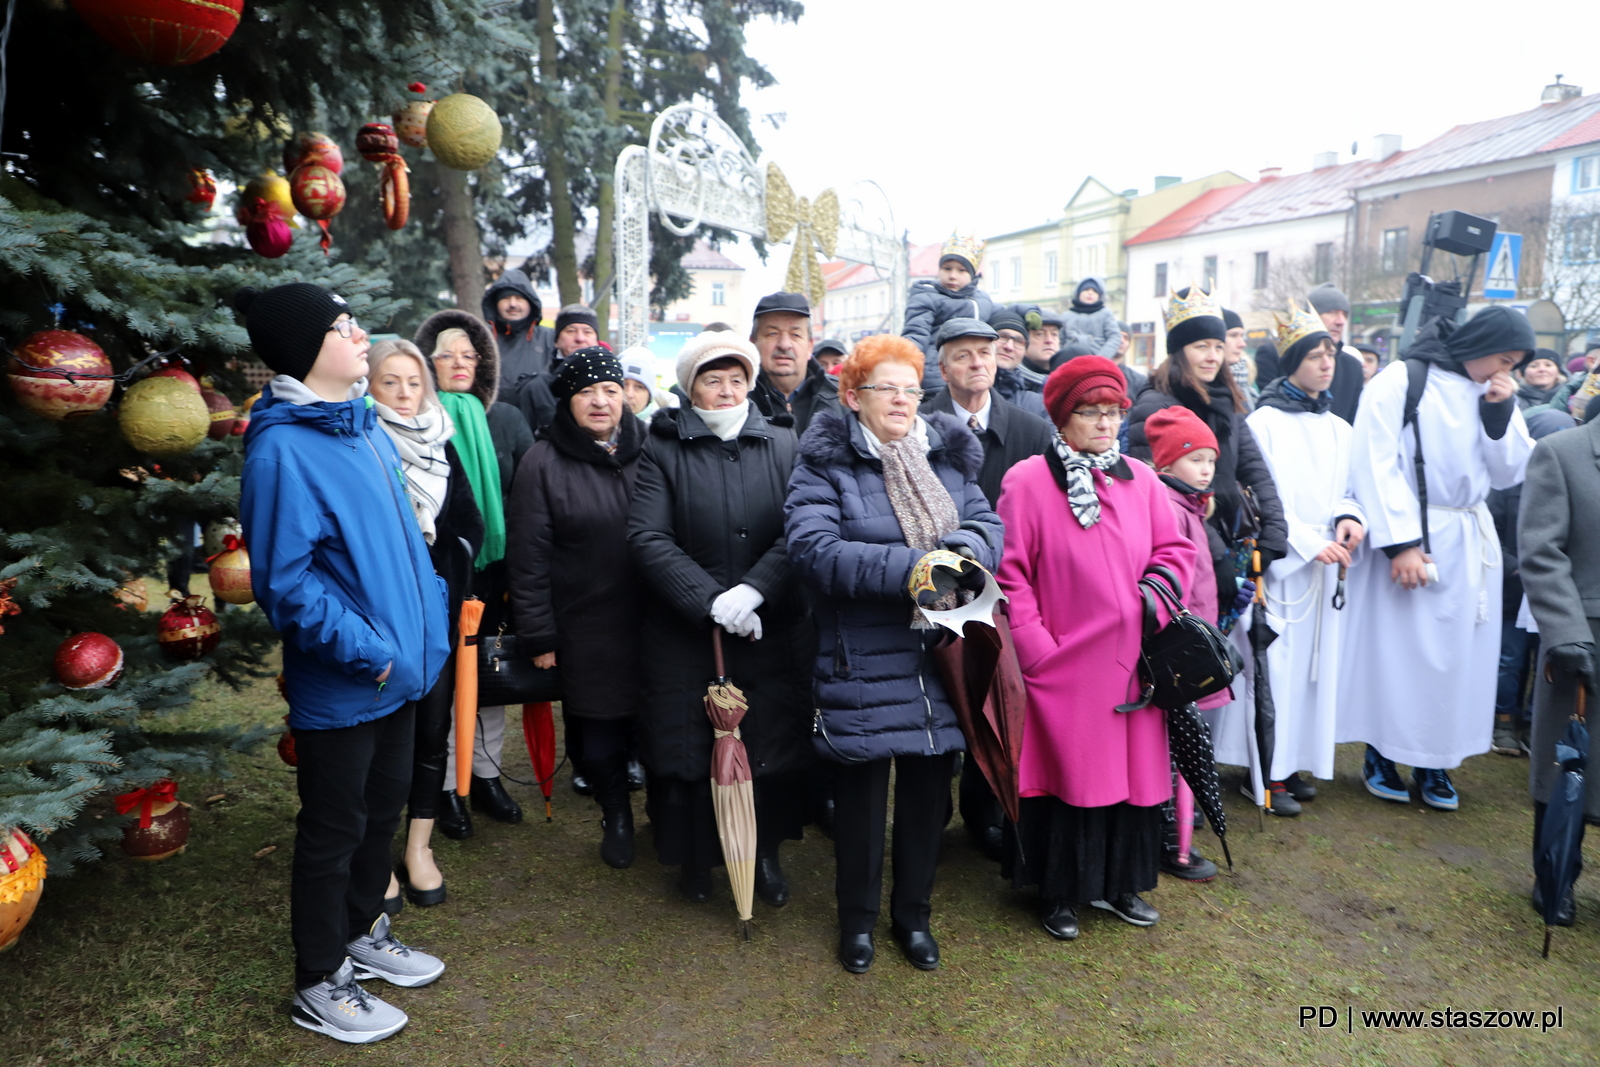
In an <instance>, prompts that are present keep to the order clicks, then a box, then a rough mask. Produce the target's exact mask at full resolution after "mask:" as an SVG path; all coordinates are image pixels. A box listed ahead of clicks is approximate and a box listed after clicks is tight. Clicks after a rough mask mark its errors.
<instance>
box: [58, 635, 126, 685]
mask: <svg viewBox="0 0 1600 1067" xmlns="http://www.w3.org/2000/svg"><path fill="white" fill-rule="evenodd" d="M55 669H56V679H57V680H58V681H59V682H60V683H61V684H62V685H64V686H66V687H67V688H68V689H104V688H105V687H106V686H108V685H110V684H111V683H112V682H115V681H116V680H117V679H118V678H120V677H122V649H121V647H119V646H118V645H117V643H116V642H115V641H113V640H111V638H109V637H107V636H106V635H105V634H96V633H83V634H73V635H72V636H71V637H69V638H67V639H66V640H65V641H63V642H61V644H60V645H59V646H57V648H56V658H55Z"/></svg>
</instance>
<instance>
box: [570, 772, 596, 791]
mask: <svg viewBox="0 0 1600 1067" xmlns="http://www.w3.org/2000/svg"><path fill="white" fill-rule="evenodd" d="M572 791H573V792H574V793H576V794H578V795H579V796H580V797H592V796H594V786H592V785H590V784H589V779H587V778H585V777H584V776H583V775H582V774H580V773H579V772H577V771H573V772H572Z"/></svg>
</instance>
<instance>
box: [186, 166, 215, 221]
mask: <svg viewBox="0 0 1600 1067" xmlns="http://www.w3.org/2000/svg"><path fill="white" fill-rule="evenodd" d="M184 199H185V200H187V201H189V203H191V204H199V205H200V207H201V209H202V210H203V211H206V212H209V211H210V210H211V205H212V204H215V203H216V202H217V180H216V179H215V178H213V177H212V176H211V172H210V171H208V170H201V169H200V168H199V167H190V168H189V195H188V196H186V197H184Z"/></svg>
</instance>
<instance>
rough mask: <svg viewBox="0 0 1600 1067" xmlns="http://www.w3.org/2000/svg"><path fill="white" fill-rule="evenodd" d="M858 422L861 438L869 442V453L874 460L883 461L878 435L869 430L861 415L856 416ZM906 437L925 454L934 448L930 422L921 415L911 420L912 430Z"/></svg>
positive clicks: (881, 444) (881, 443)
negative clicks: (929, 436)
mask: <svg viewBox="0 0 1600 1067" xmlns="http://www.w3.org/2000/svg"><path fill="white" fill-rule="evenodd" d="M856 421H857V422H858V423H859V424H860V426H861V436H862V437H863V438H864V439H865V440H866V442H867V451H868V452H870V453H871V454H872V456H873V457H874V458H876V459H882V458H883V442H882V441H880V440H878V435H877V434H875V433H873V432H872V431H871V430H869V429H867V424H866V423H865V422H862V421H861V416H860V415H859V414H858V415H857V416H856ZM906 437H907V438H909V439H910V440H911V441H914V442H915V443H916V444H917V445H918V446H919V447H921V449H922V450H923V451H924V452H926V451H928V450H929V449H930V448H932V447H933V442H932V441H930V440H929V439H928V421H927V420H926V419H924V418H923V417H922V416H921V415H918V416H917V417H916V418H914V419H912V420H911V429H910V430H909V431H908V432H907V433H906Z"/></svg>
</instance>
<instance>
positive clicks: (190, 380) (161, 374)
mask: <svg viewBox="0 0 1600 1067" xmlns="http://www.w3.org/2000/svg"><path fill="white" fill-rule="evenodd" d="M150 377H152V378H176V379H178V381H180V382H182V383H183V384H184V385H187V386H188V387H189V388H191V389H193V390H194V391H195V392H197V393H199V392H201V389H200V382H199V381H198V380H197V379H196V378H195V376H194V375H192V374H190V373H189V372H188V371H186V370H184V369H183V368H182V367H180V366H178V365H177V364H175V363H168V364H166V365H165V366H163V367H162V368H161V369H160V370H158V371H156V372H154V373H153V374H151V375H150ZM202 395H203V394H202Z"/></svg>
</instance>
